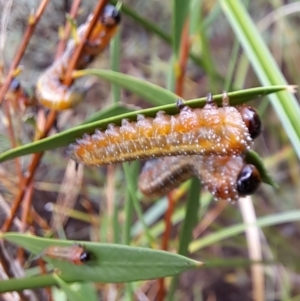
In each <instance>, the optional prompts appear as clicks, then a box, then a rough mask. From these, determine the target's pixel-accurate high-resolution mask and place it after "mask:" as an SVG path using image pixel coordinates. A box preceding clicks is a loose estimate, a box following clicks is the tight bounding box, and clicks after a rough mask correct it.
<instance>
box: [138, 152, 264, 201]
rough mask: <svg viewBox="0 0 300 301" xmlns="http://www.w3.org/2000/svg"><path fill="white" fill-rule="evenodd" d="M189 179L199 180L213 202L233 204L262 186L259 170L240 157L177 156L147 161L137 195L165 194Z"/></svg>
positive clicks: (154, 195)
mask: <svg viewBox="0 0 300 301" xmlns="http://www.w3.org/2000/svg"><path fill="white" fill-rule="evenodd" d="M192 176H196V177H198V178H199V179H200V180H201V182H202V184H203V185H204V186H205V187H206V189H207V190H208V191H209V192H210V193H211V194H212V195H213V196H214V197H215V199H217V200H220V199H225V200H228V201H230V202H235V201H237V200H238V198H239V197H241V196H245V195H250V194H253V193H254V192H255V191H256V189H257V188H258V186H259V185H260V183H261V178H260V173H259V171H258V169H257V168H256V167H255V166H254V165H252V164H247V163H245V162H244V159H243V158H242V157H241V156H235V157H228V156H227V157H226V156H225V157H219V156H208V157H203V156H198V155H194V156H176V157H166V158H160V159H155V160H151V161H148V162H147V163H146V164H145V166H144V168H143V171H142V173H141V175H140V177H139V183H138V185H139V189H140V191H141V192H142V193H143V194H144V195H146V196H149V197H159V196H163V195H165V194H167V193H168V192H169V191H171V190H172V189H173V188H175V187H177V186H179V185H180V184H181V183H182V182H184V181H185V180H187V179H189V178H191V177H192Z"/></svg>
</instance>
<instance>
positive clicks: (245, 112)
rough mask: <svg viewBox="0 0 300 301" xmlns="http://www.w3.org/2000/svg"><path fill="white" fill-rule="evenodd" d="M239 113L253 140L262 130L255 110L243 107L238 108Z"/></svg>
mask: <svg viewBox="0 0 300 301" xmlns="http://www.w3.org/2000/svg"><path fill="white" fill-rule="evenodd" d="M239 112H240V113H241V115H242V118H243V120H244V122H245V124H246V126H247V128H248V131H249V134H250V136H251V138H252V139H255V138H256V137H258V136H259V134H260V133H261V130H262V123H261V119H260V116H259V114H258V112H257V111H256V109H254V108H253V107H251V106H247V105H245V106H240V107H239Z"/></svg>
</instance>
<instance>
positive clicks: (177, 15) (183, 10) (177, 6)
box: [172, 0, 190, 58]
mask: <svg viewBox="0 0 300 301" xmlns="http://www.w3.org/2000/svg"><path fill="white" fill-rule="evenodd" d="M189 4H190V0H185V1H182V0H173V14H172V22H173V24H172V25H173V30H172V36H173V51H174V53H175V56H176V57H177V58H178V55H179V49H180V44H181V33H182V28H183V26H184V22H185V20H186V17H187V13H188V9H189Z"/></svg>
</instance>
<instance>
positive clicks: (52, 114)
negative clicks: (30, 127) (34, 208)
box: [1, 111, 56, 232]
mask: <svg viewBox="0 0 300 301" xmlns="http://www.w3.org/2000/svg"><path fill="white" fill-rule="evenodd" d="M55 119H56V112H55V111H51V112H50V113H49V116H48V118H47V123H46V128H45V131H44V133H43V135H42V136H41V139H43V138H44V137H46V136H47V135H48V133H49V131H50V129H51V127H52V125H53V123H54V121H55ZM42 156H43V153H38V154H34V155H33V159H32V161H31V164H30V166H29V169H28V173H29V175H28V177H26V178H24V181H23V185H22V186H21V187H20V191H19V193H18V195H17V196H16V198H15V200H14V202H13V205H12V208H11V212H10V216H9V217H8V218H7V219H6V221H5V222H4V224H3V226H2V229H1V230H2V231H3V232H6V231H8V230H9V228H10V226H11V224H12V221H13V218H14V216H15V214H16V212H17V210H18V208H19V206H20V204H21V201H22V199H23V196H24V193H25V190H26V187H27V186H28V185H29V183H30V182H31V181H32V179H33V177H34V173H35V170H36V168H37V167H38V165H39V162H40V159H41V158H42Z"/></svg>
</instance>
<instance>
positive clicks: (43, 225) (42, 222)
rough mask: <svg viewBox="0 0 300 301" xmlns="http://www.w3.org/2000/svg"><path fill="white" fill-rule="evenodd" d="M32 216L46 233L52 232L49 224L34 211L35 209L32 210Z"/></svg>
mask: <svg viewBox="0 0 300 301" xmlns="http://www.w3.org/2000/svg"><path fill="white" fill-rule="evenodd" d="M31 216H32V219H33V220H34V221H35V223H37V224H38V225H39V227H40V228H41V229H43V230H44V231H45V232H47V231H49V230H50V227H49V225H48V223H47V222H46V221H45V220H44V219H43V218H42V217H41V216H40V215H39V214H38V213H37V212H36V211H35V210H34V208H33V207H32V208H31Z"/></svg>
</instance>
